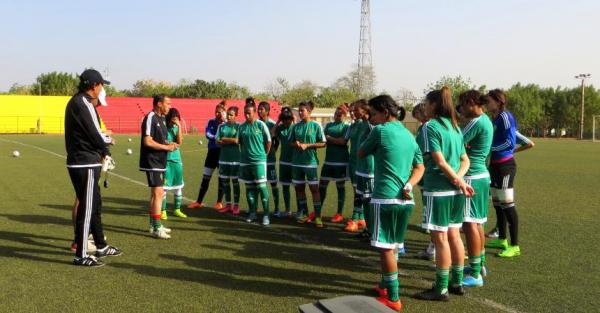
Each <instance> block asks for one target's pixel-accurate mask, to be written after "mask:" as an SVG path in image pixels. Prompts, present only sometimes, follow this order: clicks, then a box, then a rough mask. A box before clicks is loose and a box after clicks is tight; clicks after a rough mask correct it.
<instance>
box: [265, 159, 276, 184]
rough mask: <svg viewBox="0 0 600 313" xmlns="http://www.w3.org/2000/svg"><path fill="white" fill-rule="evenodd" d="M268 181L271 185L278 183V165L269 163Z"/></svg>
mask: <svg viewBox="0 0 600 313" xmlns="http://www.w3.org/2000/svg"><path fill="white" fill-rule="evenodd" d="M267 181H268V182H269V183H271V184H272V183H276V182H277V165H276V164H275V163H267Z"/></svg>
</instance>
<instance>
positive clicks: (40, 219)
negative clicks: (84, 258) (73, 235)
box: [0, 214, 146, 235]
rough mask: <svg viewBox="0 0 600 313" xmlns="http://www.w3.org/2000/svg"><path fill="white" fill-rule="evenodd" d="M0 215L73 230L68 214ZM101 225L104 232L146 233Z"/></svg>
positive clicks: (128, 228)
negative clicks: (61, 215) (63, 215)
mask: <svg viewBox="0 0 600 313" xmlns="http://www.w3.org/2000/svg"><path fill="white" fill-rule="evenodd" d="M0 217H4V218H7V219H9V220H12V221H15V222H19V223H24V224H33V225H60V226H68V229H69V231H72V230H73V222H72V220H71V218H70V216H69V218H66V217H59V216H53V215H42V214H35V215H34V214H0ZM102 227H103V229H104V232H116V233H122V234H128V235H140V234H146V231H145V230H144V229H142V228H131V227H125V226H118V225H110V224H106V223H103V225H102Z"/></svg>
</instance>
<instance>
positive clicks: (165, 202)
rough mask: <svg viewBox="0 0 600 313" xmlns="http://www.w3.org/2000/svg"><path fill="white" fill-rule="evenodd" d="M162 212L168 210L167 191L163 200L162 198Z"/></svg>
mask: <svg viewBox="0 0 600 313" xmlns="http://www.w3.org/2000/svg"><path fill="white" fill-rule="evenodd" d="M160 210H161V211H166V210H167V191H166V190H165V192H164V193H163V198H162V207H161V209H160Z"/></svg>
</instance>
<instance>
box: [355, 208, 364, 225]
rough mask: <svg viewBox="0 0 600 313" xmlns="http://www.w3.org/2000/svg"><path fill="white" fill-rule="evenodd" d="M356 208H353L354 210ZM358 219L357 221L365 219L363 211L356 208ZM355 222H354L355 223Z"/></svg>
mask: <svg viewBox="0 0 600 313" xmlns="http://www.w3.org/2000/svg"><path fill="white" fill-rule="evenodd" d="M356 209H357V208H355V210H356ZM357 210H358V219H359V220H364V219H365V211H364V210H363V208H362V207H360V208H358V209H357ZM355 222H356V221H355Z"/></svg>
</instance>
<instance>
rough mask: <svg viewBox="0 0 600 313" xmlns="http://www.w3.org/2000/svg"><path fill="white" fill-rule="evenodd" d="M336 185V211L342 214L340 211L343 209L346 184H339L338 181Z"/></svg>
mask: <svg viewBox="0 0 600 313" xmlns="http://www.w3.org/2000/svg"><path fill="white" fill-rule="evenodd" d="M336 187H337V194H338V199H337V205H338V206H337V212H338V214H342V212H343V211H344V202H345V201H346V185H345V184H343V183H342V184H340V183H338V184H337V185H336ZM321 201H322V202H323V200H322V199H321Z"/></svg>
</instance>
